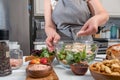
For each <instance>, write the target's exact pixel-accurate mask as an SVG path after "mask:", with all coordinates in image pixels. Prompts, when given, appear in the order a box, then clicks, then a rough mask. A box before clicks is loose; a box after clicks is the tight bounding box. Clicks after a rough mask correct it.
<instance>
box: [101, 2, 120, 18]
mask: <svg viewBox="0 0 120 80" xmlns="http://www.w3.org/2000/svg"><path fill="white" fill-rule="evenodd" d="M100 1H101V3H102V5H103V6H104V8H105V9H106V10H107V11H108V13H109V15H110V16H111V17H120V0H100Z"/></svg>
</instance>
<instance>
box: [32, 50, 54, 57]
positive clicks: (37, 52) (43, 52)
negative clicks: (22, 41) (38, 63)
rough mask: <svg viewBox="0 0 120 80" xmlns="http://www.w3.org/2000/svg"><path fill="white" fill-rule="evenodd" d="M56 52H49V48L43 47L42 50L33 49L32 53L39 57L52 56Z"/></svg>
mask: <svg viewBox="0 0 120 80" xmlns="http://www.w3.org/2000/svg"><path fill="white" fill-rule="evenodd" d="M54 54H55V52H54V51H53V52H49V50H48V49H47V48H42V49H41V50H33V51H32V52H31V55H33V56H37V57H50V56H52V55H54Z"/></svg>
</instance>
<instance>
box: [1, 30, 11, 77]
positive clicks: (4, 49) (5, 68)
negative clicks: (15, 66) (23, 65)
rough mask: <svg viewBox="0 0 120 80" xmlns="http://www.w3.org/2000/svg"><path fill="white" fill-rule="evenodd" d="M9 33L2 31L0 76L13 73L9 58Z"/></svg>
mask: <svg viewBox="0 0 120 80" xmlns="http://www.w3.org/2000/svg"><path fill="white" fill-rule="evenodd" d="M8 33H9V31H8V30H0V76H6V75H9V74H11V73H12V70H11V67H10V56H9V34H8Z"/></svg>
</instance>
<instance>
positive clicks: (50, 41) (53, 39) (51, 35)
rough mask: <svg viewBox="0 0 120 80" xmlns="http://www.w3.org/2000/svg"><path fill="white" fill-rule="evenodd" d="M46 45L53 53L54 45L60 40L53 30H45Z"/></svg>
mask: <svg viewBox="0 0 120 80" xmlns="http://www.w3.org/2000/svg"><path fill="white" fill-rule="evenodd" d="M46 35H47V38H46V45H47V47H48V49H49V51H51V52H52V51H54V44H56V43H57V42H58V41H59V40H60V35H59V34H58V33H57V32H56V30H55V29H53V28H49V29H47V30H46Z"/></svg>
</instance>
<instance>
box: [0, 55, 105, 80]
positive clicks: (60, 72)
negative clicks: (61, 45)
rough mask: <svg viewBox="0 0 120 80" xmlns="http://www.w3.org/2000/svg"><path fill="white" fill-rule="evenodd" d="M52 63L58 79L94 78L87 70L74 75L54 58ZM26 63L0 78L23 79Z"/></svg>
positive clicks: (78, 79)
mask: <svg viewBox="0 0 120 80" xmlns="http://www.w3.org/2000/svg"><path fill="white" fill-rule="evenodd" d="M97 57H102V58H104V57H105V55H97ZM96 60H98V61H100V60H102V59H96ZM53 64H54V66H53V68H54V70H55V72H56V74H57V76H58V78H59V80H66V79H68V80H94V79H93V77H92V76H91V74H90V72H89V70H88V71H87V73H86V74H85V75H84V76H78V75H74V74H73V73H72V72H71V70H70V69H67V68H64V67H63V66H62V65H60V64H58V62H57V61H56V60H55V61H54V62H53ZM27 65H28V63H27V62H23V65H22V67H21V68H19V69H17V70H13V71H12V74H11V75H8V76H5V77H0V80H25V79H26V72H25V68H26V66H27Z"/></svg>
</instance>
